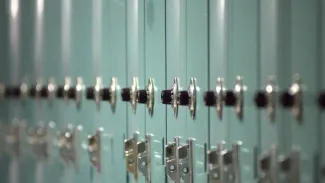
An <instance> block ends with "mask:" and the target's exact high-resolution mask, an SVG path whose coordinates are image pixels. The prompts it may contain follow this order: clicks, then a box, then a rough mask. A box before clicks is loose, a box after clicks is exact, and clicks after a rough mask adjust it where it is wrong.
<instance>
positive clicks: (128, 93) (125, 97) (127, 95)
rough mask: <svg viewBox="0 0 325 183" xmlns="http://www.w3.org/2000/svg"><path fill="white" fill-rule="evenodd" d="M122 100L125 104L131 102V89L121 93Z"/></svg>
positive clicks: (124, 89) (125, 89)
mask: <svg viewBox="0 0 325 183" xmlns="http://www.w3.org/2000/svg"><path fill="white" fill-rule="evenodd" d="M121 98H122V101H124V102H129V101H130V100H131V89H130V88H123V89H122V91H121Z"/></svg>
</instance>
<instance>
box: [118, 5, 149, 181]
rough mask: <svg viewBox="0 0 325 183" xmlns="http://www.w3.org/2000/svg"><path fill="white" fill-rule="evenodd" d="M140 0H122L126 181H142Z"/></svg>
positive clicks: (141, 42)
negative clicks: (123, 15)
mask: <svg viewBox="0 0 325 183" xmlns="http://www.w3.org/2000/svg"><path fill="white" fill-rule="evenodd" d="M144 3H145V2H144V0H135V1H126V44H127V45H126V60H127V74H126V76H127V86H121V87H122V90H121V98H122V100H123V101H124V102H129V105H128V108H127V121H128V123H127V135H126V140H125V142H124V148H125V156H126V158H125V163H126V168H127V170H128V179H129V181H130V183H131V182H132V183H133V182H136V181H137V180H138V182H145V178H144V177H143V176H139V172H138V170H137V169H136V167H138V165H137V163H138V162H137V161H136V159H137V154H138V153H137V152H138V147H137V142H140V141H143V140H144V139H145V132H146V131H145V130H146V129H145V124H146V118H145V112H146V111H145V108H143V107H141V106H140V104H138V101H139V97H138V95H137V93H138V91H140V89H142V88H144V87H145V86H146V82H147V80H146V78H145V54H144V50H145V47H144V46H145V43H144V35H145V34H144Z"/></svg>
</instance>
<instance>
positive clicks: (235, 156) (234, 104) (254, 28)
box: [224, 0, 259, 182]
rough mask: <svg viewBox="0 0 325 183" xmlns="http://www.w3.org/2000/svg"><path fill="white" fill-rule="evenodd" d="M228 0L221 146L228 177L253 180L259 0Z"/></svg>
mask: <svg viewBox="0 0 325 183" xmlns="http://www.w3.org/2000/svg"><path fill="white" fill-rule="evenodd" d="M228 3H229V7H228V8H229V9H228V11H229V14H228V16H229V19H228V20H229V22H228V41H229V46H228V49H229V52H228V61H227V64H228V65H227V70H228V73H227V75H228V77H227V81H225V87H226V91H225V96H224V102H225V106H226V108H227V109H225V110H226V111H227V112H228V113H229V114H228V115H229V122H228V123H229V130H230V131H229V134H228V141H227V144H226V145H225V148H226V149H227V150H229V151H230V152H231V153H230V154H229V157H232V159H231V162H230V166H231V167H232V170H233V172H232V173H233V174H232V175H231V174H230V177H229V178H230V179H234V180H235V181H239V182H255V181H256V171H255V170H256V169H255V168H256V149H257V147H258V143H259V140H258V138H259V135H258V131H259V123H258V118H257V110H256V109H255V106H254V103H253V100H252V99H253V98H254V97H253V95H254V92H255V91H256V90H257V89H258V88H257V85H258V79H259V78H258V77H259V70H258V69H259V68H258V45H259V44H258V41H259V40H258V38H259V36H258V35H259V34H258V20H259V13H258V12H259V11H258V10H259V1H257V0H249V1H245V2H244V1H236V0H231V1H229V2H228Z"/></svg>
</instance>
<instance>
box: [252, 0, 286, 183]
mask: <svg viewBox="0 0 325 183" xmlns="http://www.w3.org/2000/svg"><path fill="white" fill-rule="evenodd" d="M280 5H281V4H280V3H279V1H277V0H272V1H262V2H260V7H259V12H260V19H259V31H260V33H259V45H260V48H259V60H260V63H259V65H258V66H259V67H258V69H259V71H260V73H259V81H258V88H257V89H258V90H256V91H254V102H255V106H256V110H257V111H258V113H259V119H258V122H259V123H260V126H259V127H260V129H259V130H260V133H259V134H260V145H259V154H258V157H256V158H258V163H257V167H256V168H257V170H258V179H259V181H261V182H268V181H273V182H274V181H280V180H278V179H279V178H278V177H279V174H280V173H283V172H281V169H278V168H277V166H278V165H280V164H281V163H282V162H279V161H278V159H279V157H281V155H283V153H284V152H285V149H286V148H285V145H286V144H285V142H286V140H287V139H286V138H285V121H284V120H283V110H282V108H281V105H280V102H279V101H278V96H279V94H280V91H279V88H281V87H282V86H283V80H284V79H283V77H284V75H285V73H283V71H285V70H284V69H281V67H284V66H285V65H283V64H282V62H281V58H280V53H281V50H280V49H281V48H282V47H281V46H279V45H280V44H279V42H280V41H281V40H280V39H281V37H280V36H281V32H280V28H281V24H280V23H281V22H280V19H281V17H280V16H279V14H281V12H280V11H281V7H280Z"/></svg>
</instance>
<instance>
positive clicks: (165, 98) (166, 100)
mask: <svg viewBox="0 0 325 183" xmlns="http://www.w3.org/2000/svg"><path fill="white" fill-rule="evenodd" d="M172 97H173V92H172V91H171V90H163V91H161V103H163V104H171V103H172Z"/></svg>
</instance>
